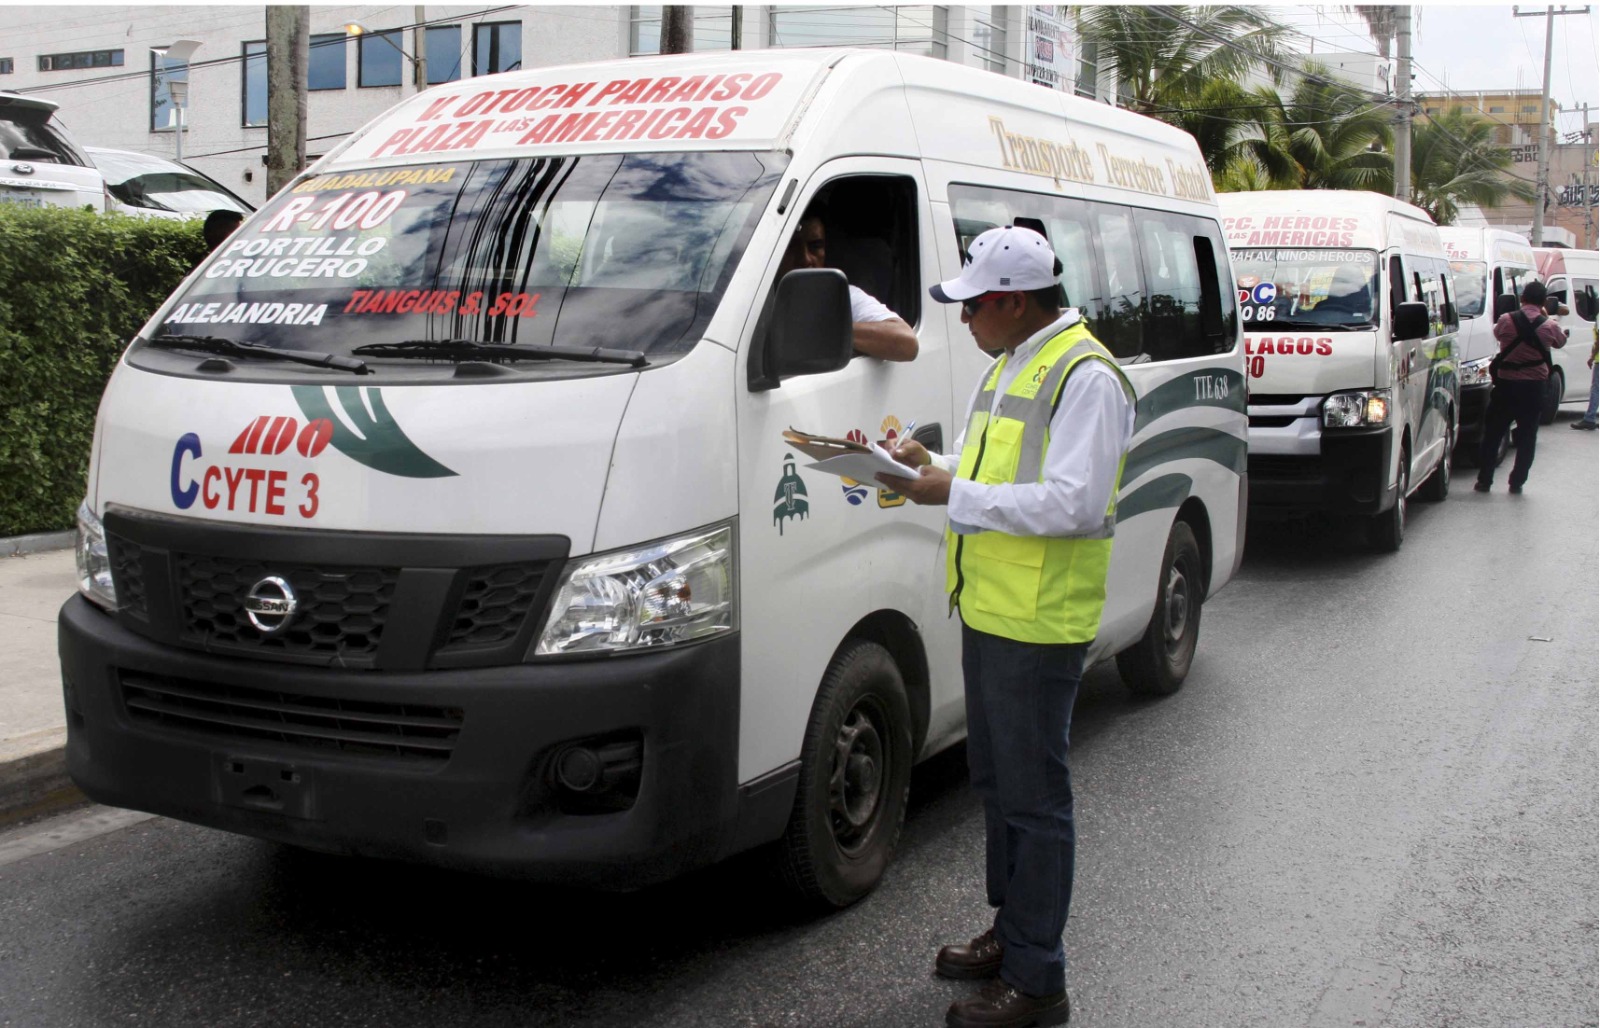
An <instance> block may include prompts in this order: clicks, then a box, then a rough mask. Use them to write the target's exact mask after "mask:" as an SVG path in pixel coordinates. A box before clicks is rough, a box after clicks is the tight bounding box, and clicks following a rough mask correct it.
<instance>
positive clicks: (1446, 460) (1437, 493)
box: [1417, 428, 1456, 503]
mask: <svg viewBox="0 0 1600 1028" xmlns="http://www.w3.org/2000/svg"><path fill="white" fill-rule="evenodd" d="M1444 431H1445V436H1444V454H1443V455H1442V456H1441V457H1440V458H1439V463H1437V464H1435V465H1434V466H1433V474H1431V475H1429V476H1428V480H1427V481H1426V482H1424V483H1422V488H1420V489H1418V490H1417V498H1418V499H1421V500H1427V501H1428V502H1429V503H1443V502H1444V501H1445V500H1446V499H1447V498H1449V496H1450V464H1451V462H1452V461H1453V460H1454V459H1455V458H1454V457H1453V456H1452V453H1453V452H1454V451H1455V448H1456V430H1455V429H1453V428H1446V429H1445V430H1444Z"/></svg>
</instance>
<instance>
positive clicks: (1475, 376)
mask: <svg viewBox="0 0 1600 1028" xmlns="http://www.w3.org/2000/svg"><path fill="white" fill-rule="evenodd" d="M1492 360H1494V357H1493V356H1492V355H1491V356H1488V357H1479V358H1478V359H1477V360H1475V361H1466V362H1464V363H1463V364H1462V365H1461V384H1462V385H1464V386H1475V385H1488V384H1489V362H1490V361H1492Z"/></svg>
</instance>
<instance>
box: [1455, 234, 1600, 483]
mask: <svg viewBox="0 0 1600 1028" xmlns="http://www.w3.org/2000/svg"><path fill="white" fill-rule="evenodd" d="M1439 239H1440V240H1441V241H1442V242H1443V243H1444V252H1445V256H1446V257H1447V258H1449V260H1450V289H1451V296H1452V300H1453V302H1454V303H1455V312H1456V317H1457V319H1458V320H1459V322H1460V327H1459V329H1458V330H1457V332H1456V348H1457V349H1458V350H1459V351H1460V354H1461V432H1460V435H1459V436H1457V437H1456V442H1457V444H1458V445H1459V447H1460V452H1461V453H1462V455H1463V456H1466V457H1468V458H1469V460H1471V461H1475V460H1476V459H1477V453H1478V444H1479V443H1480V442H1482V441H1483V417H1484V414H1485V413H1487V411H1488V409H1489V392H1490V390H1491V389H1492V387H1493V383H1492V382H1490V381H1489V362H1490V361H1491V360H1493V359H1494V355H1495V354H1497V353H1499V352H1500V344H1499V343H1498V342H1497V341H1496V340H1495V338H1494V323H1495V320H1496V315H1495V308H1496V303H1495V301H1496V298H1498V297H1501V296H1510V297H1512V298H1513V299H1515V298H1517V297H1520V296H1521V295H1522V287H1523V286H1525V285H1527V284H1528V283H1529V282H1531V281H1533V279H1534V278H1535V277H1537V273H1536V272H1535V270H1534V266H1533V247H1532V246H1530V245H1529V243H1528V239H1527V237H1526V236H1522V235H1518V234H1517V233H1515V232H1507V231H1506V230H1505V229H1499V228H1482V227H1462V226H1450V227H1446V228H1441V229H1440V230H1439ZM1584 396H1585V397H1586V398H1587V396H1588V394H1587V393H1585V394H1584Z"/></svg>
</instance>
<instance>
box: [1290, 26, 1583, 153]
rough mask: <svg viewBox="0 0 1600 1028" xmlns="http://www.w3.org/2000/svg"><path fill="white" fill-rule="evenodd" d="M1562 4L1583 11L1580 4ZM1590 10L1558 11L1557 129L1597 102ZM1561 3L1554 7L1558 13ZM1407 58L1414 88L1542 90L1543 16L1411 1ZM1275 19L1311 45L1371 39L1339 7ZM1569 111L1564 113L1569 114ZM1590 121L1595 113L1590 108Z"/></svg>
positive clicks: (1342, 45) (1361, 43)
mask: <svg viewBox="0 0 1600 1028" xmlns="http://www.w3.org/2000/svg"><path fill="white" fill-rule="evenodd" d="M1568 6H1570V7H1572V8H1575V9H1581V8H1582V7H1583V5H1582V4H1569V5H1568ZM1589 7H1590V11H1589V13H1588V14H1586V15H1583V14H1568V15H1561V14H1558V15H1556V18H1555V44H1554V45H1553V46H1552V47H1551V51H1552V53H1553V54H1554V57H1553V59H1552V62H1551V66H1550V96H1551V97H1552V98H1553V99H1554V100H1556V101H1557V102H1558V103H1560V104H1561V109H1562V112H1563V113H1562V114H1561V116H1560V120H1559V121H1558V123H1557V124H1558V126H1559V128H1560V130H1561V131H1563V132H1571V131H1575V130H1576V129H1578V128H1580V127H1581V124H1582V115H1581V113H1580V112H1579V111H1577V110H1574V108H1576V107H1578V106H1580V105H1581V104H1583V103H1584V102H1588V103H1589V105H1590V106H1591V107H1594V106H1595V105H1596V104H1600V53H1597V50H1596V44H1595V37H1596V36H1597V35H1600V9H1597V8H1600V4H1596V3H1593V2H1591V3H1590V4H1589ZM1560 8H1561V5H1560V4H1557V5H1556V9H1557V10H1558V11H1559V10H1560ZM1518 9H1519V10H1521V11H1522V12H1524V13H1526V12H1529V11H1538V12H1541V13H1542V12H1543V11H1544V9H1545V8H1544V6H1542V5H1533V4H1522V5H1519V7H1518ZM1412 12H1413V22H1412V44H1411V52H1412V59H1413V62H1414V64H1415V69H1414V70H1415V71H1416V79H1415V81H1414V82H1413V84H1412V88H1413V89H1414V90H1416V91H1417V92H1419V93H1428V92H1442V91H1444V90H1445V89H1446V88H1447V87H1448V89H1449V90H1450V91H1452V92H1457V93H1470V92H1479V91H1482V92H1489V91H1496V90H1504V89H1517V88H1521V89H1532V90H1538V89H1539V88H1541V86H1542V85H1543V84H1544V83H1543V76H1544V28H1545V21H1544V19H1543V18H1526V17H1524V18H1517V17H1513V16H1512V8H1511V6H1510V5H1509V4H1493V5H1488V4H1485V5H1463V4H1429V3H1424V4H1414V5H1413V6H1412ZM1272 14H1273V16H1274V17H1275V18H1277V19H1278V20H1279V21H1282V22H1283V23H1284V24H1287V25H1290V26H1292V27H1294V28H1295V29H1297V30H1299V31H1301V32H1304V33H1306V34H1308V35H1310V36H1313V37H1315V39H1316V42H1315V44H1314V48H1315V49H1316V50H1317V51H1324V50H1350V51H1362V52H1370V51H1371V50H1372V49H1373V46H1372V42H1371V39H1370V38H1369V37H1367V35H1366V34H1365V31H1364V28H1363V27H1362V23H1361V22H1360V20H1359V19H1357V18H1355V17H1354V16H1352V15H1347V14H1344V13H1342V10H1341V8H1340V7H1338V6H1331V5H1330V6H1322V7H1274V8H1273V10H1272ZM1568 112H1570V113H1568ZM1589 119H1590V120H1591V121H1594V120H1600V113H1596V112H1594V111H1591V112H1590V114H1589Z"/></svg>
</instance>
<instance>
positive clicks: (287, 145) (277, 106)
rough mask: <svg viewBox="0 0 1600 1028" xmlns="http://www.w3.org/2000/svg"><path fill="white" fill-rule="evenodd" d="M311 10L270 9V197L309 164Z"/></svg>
mask: <svg viewBox="0 0 1600 1028" xmlns="http://www.w3.org/2000/svg"><path fill="white" fill-rule="evenodd" d="M310 48H311V8H309V7H294V6H289V5H287V4H282V5H280V4H272V5H269V6H268V7H267V196H268V198H271V196H272V195H273V194H274V193H276V192H277V191H278V190H280V189H282V188H283V187H284V186H285V185H286V184H288V182H289V180H290V179H292V178H294V177H295V175H297V174H298V173H299V172H300V169H301V168H303V167H305V164H306V65H307V55H308V54H309V52H310Z"/></svg>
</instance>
